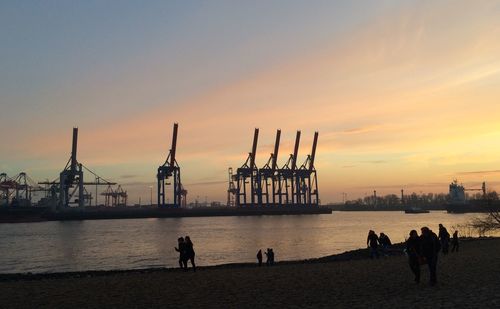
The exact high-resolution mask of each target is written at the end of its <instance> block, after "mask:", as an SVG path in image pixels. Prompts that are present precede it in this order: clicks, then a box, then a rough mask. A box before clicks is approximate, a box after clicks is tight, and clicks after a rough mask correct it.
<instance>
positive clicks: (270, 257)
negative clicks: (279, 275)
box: [265, 248, 274, 266]
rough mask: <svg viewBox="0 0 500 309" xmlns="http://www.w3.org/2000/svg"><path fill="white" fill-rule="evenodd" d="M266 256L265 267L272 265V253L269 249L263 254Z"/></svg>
mask: <svg viewBox="0 0 500 309" xmlns="http://www.w3.org/2000/svg"><path fill="white" fill-rule="evenodd" d="M265 254H266V258H267V260H266V265H267V266H272V265H273V264H274V251H273V249H271V248H267V251H266V252H265Z"/></svg>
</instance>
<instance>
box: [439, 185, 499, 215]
mask: <svg viewBox="0 0 500 309" xmlns="http://www.w3.org/2000/svg"><path fill="white" fill-rule="evenodd" d="M466 191H477V192H480V194H481V197H480V198H477V199H468V198H467V195H466ZM499 210H500V203H499V201H498V200H497V199H492V198H491V197H489V196H488V194H487V191H486V183H485V182H483V183H482V185H481V188H465V187H464V185H463V184H459V183H458V181H457V180H453V182H452V183H450V185H449V202H448V203H447V204H446V211H447V212H448V213H469V212H478V213H481V212H482V213H486V212H491V211H499Z"/></svg>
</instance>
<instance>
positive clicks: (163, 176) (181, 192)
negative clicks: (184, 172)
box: [157, 123, 187, 208]
mask: <svg viewBox="0 0 500 309" xmlns="http://www.w3.org/2000/svg"><path fill="white" fill-rule="evenodd" d="M177 130H178V124H177V123H174V130H173V136H172V148H170V151H169V153H168V156H167V159H166V160H165V163H163V164H162V165H160V167H158V173H157V180H158V207H173V208H178V207H180V206H181V205H182V204H183V203H182V200H183V198H184V200H185V198H186V195H187V190H185V189H184V187H183V186H182V183H181V169H180V167H179V164H178V163H177V160H176V158H175V152H176V150H177ZM169 179H172V180H173V204H168V205H167V204H166V203H165V198H166V191H165V186H166V185H170V183H169V182H168V180H169Z"/></svg>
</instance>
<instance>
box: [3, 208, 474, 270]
mask: <svg viewBox="0 0 500 309" xmlns="http://www.w3.org/2000/svg"><path fill="white" fill-rule="evenodd" d="M475 216H477V215H475V214H461V215H456V214H455V215H451V214H447V213H445V212H432V213H430V214H412V215H406V214H404V213H402V212H334V213H333V214H332V215H303V216H259V217H211V218H210V217H208V218H163V219H129V220H94V221H69V222H41V223H29V224H1V225H0V235H2V237H1V238H0V252H1V254H0V273H8V272H27V271H31V272H54V271H76V270H91V269H129V268H145V267H163V266H167V267H176V266H177V259H178V253H177V252H175V251H174V247H175V246H176V244H177V237H179V236H186V235H189V236H191V239H192V240H193V242H194V247H195V251H196V256H197V260H198V264H199V265H214V264H221V263H236V262H254V261H255V255H256V253H257V251H258V250H259V249H263V250H264V249H266V248H273V249H274V251H275V254H276V260H278V261H279V260H290V259H305V258H313V257H319V256H325V255H330V254H335V253H340V252H343V251H346V250H351V249H356V248H360V247H365V245H366V234H367V231H368V230H369V229H373V230H375V231H376V232H377V233H380V232H384V233H386V234H388V235H389V237H390V238H391V240H392V241H393V242H401V241H403V240H404V239H405V236H406V235H407V234H408V231H409V230H411V229H419V228H420V227H421V226H424V225H427V226H429V227H431V228H432V229H435V230H437V225H438V224H439V223H443V224H444V225H445V226H446V227H448V231H450V232H452V231H453V229H452V226H453V225H456V224H462V223H464V222H466V221H468V220H470V219H471V218H473V217H475Z"/></svg>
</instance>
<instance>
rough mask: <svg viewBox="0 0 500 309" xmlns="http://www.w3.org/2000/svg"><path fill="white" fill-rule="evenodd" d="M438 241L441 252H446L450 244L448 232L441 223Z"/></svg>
mask: <svg viewBox="0 0 500 309" xmlns="http://www.w3.org/2000/svg"><path fill="white" fill-rule="evenodd" d="M438 236H439V241H440V242H441V248H442V249H443V254H444V255H447V254H448V248H449V245H450V233H448V230H446V228H445V227H444V226H443V225H442V224H439V235H438Z"/></svg>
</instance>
